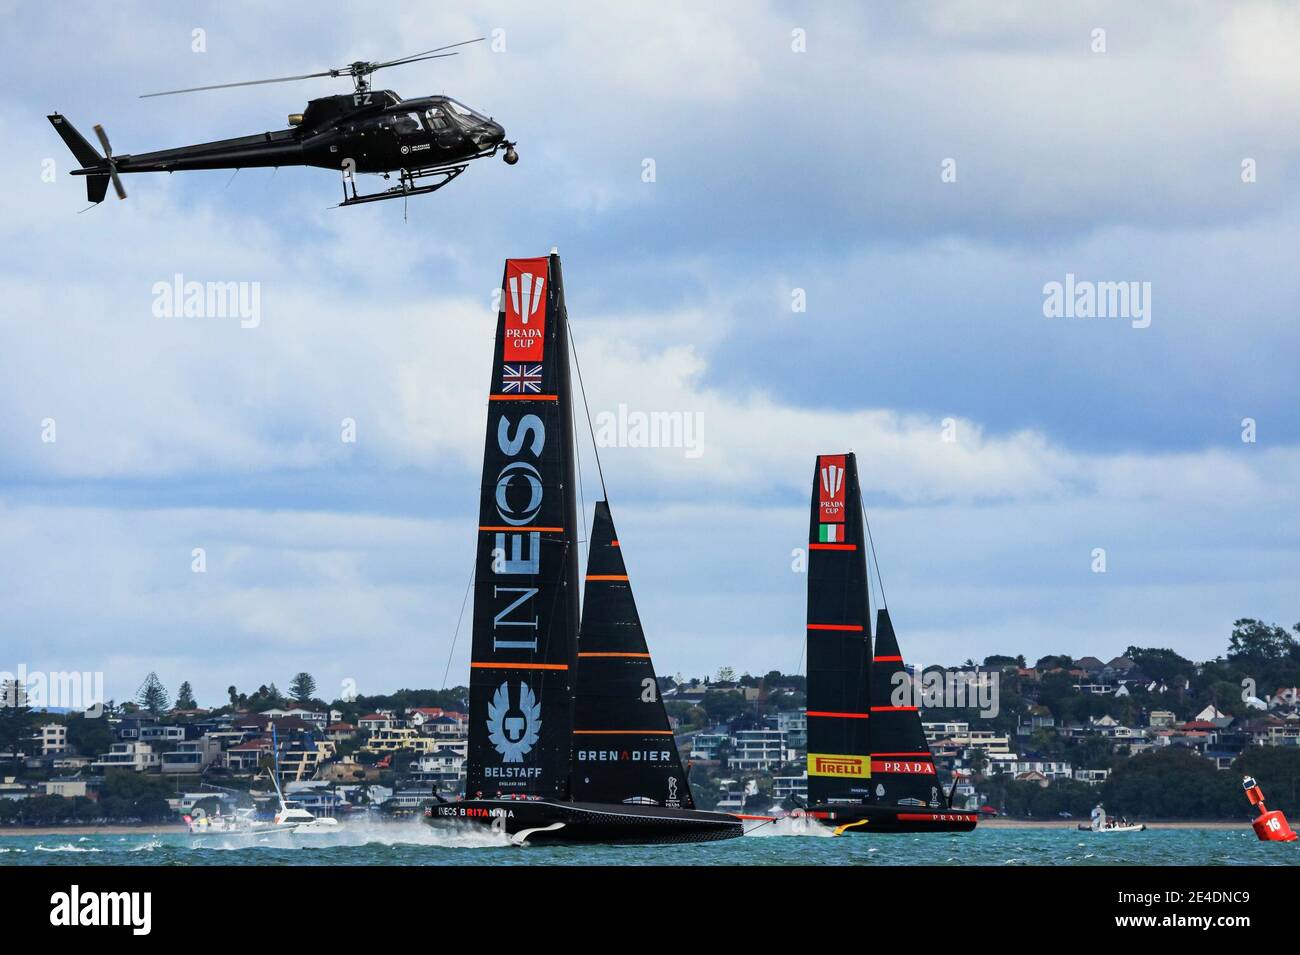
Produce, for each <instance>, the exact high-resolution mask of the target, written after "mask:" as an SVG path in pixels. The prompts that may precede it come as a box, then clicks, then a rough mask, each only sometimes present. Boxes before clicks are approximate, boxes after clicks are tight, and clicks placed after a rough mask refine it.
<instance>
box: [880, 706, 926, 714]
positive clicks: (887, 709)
mask: <svg viewBox="0 0 1300 955" xmlns="http://www.w3.org/2000/svg"><path fill="white" fill-rule="evenodd" d="M919 709H920V707H919V706H873V707H872V708H871V712H873V713H915V712H916V711H917V710H919Z"/></svg>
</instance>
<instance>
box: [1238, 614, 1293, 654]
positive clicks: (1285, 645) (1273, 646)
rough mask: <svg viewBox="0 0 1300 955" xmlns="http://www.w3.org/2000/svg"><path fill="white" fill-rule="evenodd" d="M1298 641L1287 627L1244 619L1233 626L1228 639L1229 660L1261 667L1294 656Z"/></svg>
mask: <svg viewBox="0 0 1300 955" xmlns="http://www.w3.org/2000/svg"><path fill="white" fill-rule="evenodd" d="M1295 648H1296V640H1295V638H1294V637H1292V636H1291V634H1290V633H1288V632H1287V630H1286V628H1285V627H1279V626H1277V625H1276V624H1266V623H1264V622H1263V621H1261V620H1255V619H1253V618H1251V617H1243V618H1242V619H1240V620H1236V621H1234V622H1233V624H1232V636H1230V637H1229V638H1228V659H1229V660H1239V661H1242V662H1245V663H1249V664H1253V665H1255V666H1261V665H1264V664H1268V663H1275V662H1277V661H1278V660H1282V659H1284V658H1286V657H1288V656H1290V655H1291V654H1292V651H1294V650H1295Z"/></svg>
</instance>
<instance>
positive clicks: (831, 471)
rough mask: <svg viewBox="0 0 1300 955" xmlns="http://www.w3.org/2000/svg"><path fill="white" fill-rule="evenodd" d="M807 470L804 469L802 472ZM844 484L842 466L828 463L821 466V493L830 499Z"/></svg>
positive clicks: (836, 494)
mask: <svg viewBox="0 0 1300 955" xmlns="http://www.w3.org/2000/svg"><path fill="white" fill-rule="evenodd" d="M807 473H808V472H807V471H805V472H804V474H807ZM843 486H844V468H842V467H836V466H835V465H834V464H828V465H826V467H824V468H822V495H823V496H824V497H825V498H826V499H827V500H830V499H831V498H834V497H837V496H838V495H839V493H840V488H841V487H843Z"/></svg>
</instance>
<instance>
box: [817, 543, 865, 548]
mask: <svg viewBox="0 0 1300 955" xmlns="http://www.w3.org/2000/svg"><path fill="white" fill-rule="evenodd" d="M808 549H809V550H857V549H858V545H857V544H820V543H819V544H812V543H810V544H809V545H808Z"/></svg>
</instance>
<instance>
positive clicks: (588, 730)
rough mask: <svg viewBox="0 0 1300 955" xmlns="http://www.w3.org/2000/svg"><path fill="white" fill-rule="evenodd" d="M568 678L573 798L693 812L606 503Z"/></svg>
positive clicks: (595, 528) (599, 511) (595, 534)
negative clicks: (571, 707) (571, 677)
mask: <svg viewBox="0 0 1300 955" xmlns="http://www.w3.org/2000/svg"><path fill="white" fill-rule="evenodd" d="M584 593H585V598H584V600H583V607H582V627H581V629H580V631H579V638H578V668H577V672H576V675H575V678H574V696H575V701H574V728H573V732H574V739H573V750H574V753H573V756H574V761H573V795H574V798H575V799H578V800H584V801H589V802H603V803H625V804H630V803H639V804H644V805H658V806H669V807H673V808H681V809H694V808H695V801H694V800H693V799H692V798H691V788H690V785H689V783H688V782H687V779H686V773H685V771H684V770H683V768H682V761H681V756H680V754H679V753H678V751H677V745H676V743H675V741H674V738H673V732H672V727H671V725H670V724H669V722H668V712H667V710H666V709H665V708H664V704H663V701H662V700H661V699H660V698H659V687H658V684H657V682H656V680H655V671H654V664H653V663H652V662H651V659H650V650H649V647H648V646H647V644H646V639H645V631H644V630H643V629H642V628H641V617H640V615H639V614H638V613H637V609H636V600H635V599H634V598H633V596H632V585H631V583H630V582H629V580H628V573H627V565H626V564H625V563H624V561H623V548H622V546H621V545H620V543H619V540H618V534H617V533H616V532H615V530H614V521H613V518H612V517H611V515H610V512H609V504H608V503H607V502H605V501H599V502H597V504H596V517H595V521H594V522H593V524H592V528H591V542H590V549H589V557H588V559H587V579H586V584H585V590H584Z"/></svg>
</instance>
